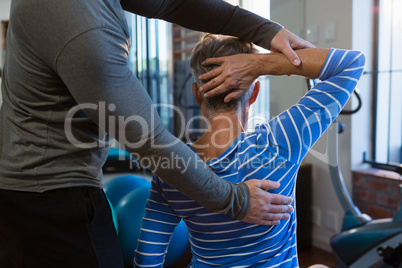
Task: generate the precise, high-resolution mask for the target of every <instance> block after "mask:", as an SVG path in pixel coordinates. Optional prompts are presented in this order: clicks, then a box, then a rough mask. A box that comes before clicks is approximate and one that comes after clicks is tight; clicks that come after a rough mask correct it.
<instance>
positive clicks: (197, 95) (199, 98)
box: [193, 83, 204, 107]
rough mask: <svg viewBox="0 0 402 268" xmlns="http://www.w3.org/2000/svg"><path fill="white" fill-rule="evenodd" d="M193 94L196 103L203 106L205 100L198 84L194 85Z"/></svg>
mask: <svg viewBox="0 0 402 268" xmlns="http://www.w3.org/2000/svg"><path fill="white" fill-rule="evenodd" d="M193 93H194V97H195V101H196V102H197V104H198V105H199V106H200V107H201V104H202V103H203V102H204V99H203V98H202V95H201V92H200V90H199V89H198V86H197V83H193Z"/></svg>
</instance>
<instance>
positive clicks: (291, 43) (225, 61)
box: [199, 29, 315, 102]
mask: <svg viewBox="0 0 402 268" xmlns="http://www.w3.org/2000/svg"><path fill="white" fill-rule="evenodd" d="M314 47H315V46H314V45H313V44H311V43H309V42H307V41H305V40H303V39H302V38H300V37H298V36H297V35H295V34H293V33H291V32H289V31H288V30H286V29H282V30H280V31H279V32H278V33H277V34H276V35H275V37H274V38H273V39H272V41H271V47H270V49H271V51H273V52H281V53H283V54H284V55H285V56H286V58H287V59H288V60H289V61H290V62H291V63H292V64H293V65H295V66H298V65H300V63H301V62H300V59H299V57H298V56H297V54H296V52H295V51H294V50H297V49H303V48H314ZM211 64H217V65H220V67H218V68H215V69H213V70H212V71H210V72H208V73H205V74H202V75H201V76H200V77H199V79H200V80H209V79H210V81H209V82H208V83H206V84H204V85H203V86H202V87H201V88H200V90H201V91H202V92H208V94H205V95H204V96H205V97H206V98H209V97H214V96H217V95H219V94H222V93H224V92H227V91H229V90H232V92H231V93H229V94H228V95H227V96H226V98H225V102H229V101H230V100H232V99H236V98H239V97H240V96H241V95H243V94H244V93H245V92H246V91H247V89H248V88H249V87H250V86H251V85H252V84H253V83H254V81H255V80H256V79H257V78H258V76H259V75H260V74H259V73H258V68H259V65H258V61H257V60H256V57H255V54H237V55H233V56H226V57H219V58H209V59H206V60H205V61H204V62H203V65H211Z"/></svg>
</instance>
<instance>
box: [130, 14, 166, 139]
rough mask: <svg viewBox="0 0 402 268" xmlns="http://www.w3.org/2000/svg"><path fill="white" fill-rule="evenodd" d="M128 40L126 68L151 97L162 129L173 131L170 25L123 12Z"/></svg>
mask: <svg viewBox="0 0 402 268" xmlns="http://www.w3.org/2000/svg"><path fill="white" fill-rule="evenodd" d="M126 19H127V24H128V27H129V32H130V37H131V47H130V53H129V66H130V67H131V69H132V71H133V72H134V74H135V75H136V76H137V78H138V80H139V81H140V82H141V83H142V85H143V86H144V87H145V89H146V90H147V92H148V94H149V95H150V96H151V98H152V100H153V102H154V104H155V105H156V109H157V111H158V114H159V115H160V117H161V119H162V122H163V124H164V125H165V127H166V128H167V129H168V130H170V131H172V128H173V111H172V109H170V108H169V107H168V106H167V105H166V104H171V103H172V102H173V88H172V85H171V78H170V77H171V72H170V71H169V70H170V69H171V68H170V61H171V59H170V58H171V57H170V47H171V44H170V35H171V28H170V25H169V23H167V22H165V21H162V20H155V19H147V18H145V17H141V16H137V15H134V14H132V13H128V12H126Z"/></svg>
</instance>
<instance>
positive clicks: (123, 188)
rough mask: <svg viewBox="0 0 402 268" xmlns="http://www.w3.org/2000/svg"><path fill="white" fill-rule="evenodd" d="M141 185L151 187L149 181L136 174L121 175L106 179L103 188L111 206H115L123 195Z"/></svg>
mask: <svg viewBox="0 0 402 268" xmlns="http://www.w3.org/2000/svg"><path fill="white" fill-rule="evenodd" d="M143 186H148V187H151V183H150V182H149V181H147V180H146V179H144V178H142V177H139V176H136V175H123V176H119V177H116V178H113V179H111V180H109V181H107V182H106V183H105V184H104V186H103V190H104V191H105V194H106V196H107V197H108V198H109V200H110V203H112V206H113V207H116V206H117V204H118V203H119V201H120V200H121V199H122V198H123V197H124V196H125V195H127V194H128V193H130V192H131V191H133V190H135V189H137V188H140V187H143Z"/></svg>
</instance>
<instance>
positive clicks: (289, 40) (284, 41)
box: [270, 28, 315, 66]
mask: <svg viewBox="0 0 402 268" xmlns="http://www.w3.org/2000/svg"><path fill="white" fill-rule="evenodd" d="M314 47H315V46H314V45H313V44H311V43H310V42H307V41H306V40H304V39H302V38H300V37H298V36H297V35H295V34H293V33H291V32H289V31H288V30H286V29H285V28H283V29H282V30H280V31H279V32H278V33H277V34H276V35H275V37H274V38H273V39H272V41H271V48H270V50H271V51H272V52H281V53H283V54H284V55H285V56H286V58H288V60H289V61H290V62H291V63H292V64H293V65H295V66H299V65H300V63H301V61H300V58H299V56H297V54H296V52H295V50H297V49H302V48H314Z"/></svg>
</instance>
